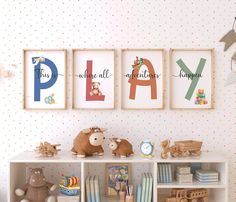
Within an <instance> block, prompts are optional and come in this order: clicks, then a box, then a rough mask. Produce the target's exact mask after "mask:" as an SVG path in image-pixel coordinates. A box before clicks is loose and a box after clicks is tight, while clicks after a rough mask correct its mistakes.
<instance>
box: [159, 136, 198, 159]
mask: <svg viewBox="0 0 236 202" xmlns="http://www.w3.org/2000/svg"><path fill="white" fill-rule="evenodd" d="M161 147H162V152H161V158H164V159H166V158H167V157H168V153H170V155H171V156H172V157H184V156H190V155H193V156H199V155H200V154H201V148H202V142H200V141H195V140H184V141H177V142H175V144H174V145H173V146H170V140H165V141H163V142H162V143H161Z"/></svg>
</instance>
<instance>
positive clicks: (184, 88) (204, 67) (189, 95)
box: [170, 49, 213, 109]
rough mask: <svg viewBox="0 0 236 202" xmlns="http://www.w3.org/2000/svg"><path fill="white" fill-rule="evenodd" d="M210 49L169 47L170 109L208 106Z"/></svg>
mask: <svg viewBox="0 0 236 202" xmlns="http://www.w3.org/2000/svg"><path fill="white" fill-rule="evenodd" d="M212 60H213V49H196V50H192V49H190V50H188V49H172V50H170V108H175V109H210V108H213V106H212V103H213V101H212V94H213V93H212V69H213V68H212V66H213V61H212Z"/></svg>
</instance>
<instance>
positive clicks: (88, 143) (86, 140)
mask: <svg viewBox="0 0 236 202" xmlns="http://www.w3.org/2000/svg"><path fill="white" fill-rule="evenodd" d="M105 130H106V129H104V128H99V127H91V128H87V129H84V130H82V131H80V133H79V134H78V135H77V137H76V138H75V139H74V146H73V148H72V149H71V151H72V152H73V153H74V154H76V155H77V156H78V157H81V158H84V157H86V156H92V155H99V156H102V155H103V154H104V150H103V148H102V143H103V141H104V140H105V137H104V132H105Z"/></svg>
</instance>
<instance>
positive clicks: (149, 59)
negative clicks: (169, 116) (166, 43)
mask: <svg viewBox="0 0 236 202" xmlns="http://www.w3.org/2000/svg"><path fill="white" fill-rule="evenodd" d="M132 62H133V63H132ZM134 63H135V64H134ZM121 65H122V70H121V108H122V109H131V110H137V109H151V110H153V109H163V108H164V81H165V71H164V67H165V51H164V49H122V50H121ZM142 66H144V67H147V68H146V69H147V70H146V69H145V70H142V72H141V74H140V72H139V71H140V68H141V67H142ZM136 67H137V68H138V69H139V70H138V71H137V72H135V71H136V70H137V68H136ZM131 68H133V69H131ZM135 69H136V70H135ZM135 75H137V76H135ZM135 77H137V78H138V77H144V78H145V79H146V78H149V79H146V81H143V80H145V79H135ZM154 77H155V79H154ZM135 80H136V81H135ZM153 80H155V82H154V83H155V84H154V83H153V82H152V81H153ZM135 82H136V83H135ZM128 83H132V84H128ZM151 83H152V84H151ZM133 84H134V86H135V87H132V85H133ZM136 86H137V88H136ZM153 86H154V87H153ZM147 87H148V88H150V89H151V91H147ZM128 89H129V90H128ZM131 89H132V90H131ZM136 89H137V93H136ZM131 94H132V95H131ZM136 97H138V99H136Z"/></svg>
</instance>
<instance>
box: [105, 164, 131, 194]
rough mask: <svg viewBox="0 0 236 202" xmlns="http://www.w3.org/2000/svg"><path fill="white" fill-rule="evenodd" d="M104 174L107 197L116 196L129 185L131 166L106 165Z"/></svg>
mask: <svg viewBox="0 0 236 202" xmlns="http://www.w3.org/2000/svg"><path fill="white" fill-rule="evenodd" d="M105 173H106V186H105V187H106V192H105V193H106V195H107V196H111V197H112V196H117V195H118V194H119V191H120V190H121V189H122V188H123V189H124V188H125V187H126V185H128V184H131V181H132V180H131V179H132V177H131V166H130V164H128V163H107V164H106V171H105ZM123 189H122V190H123Z"/></svg>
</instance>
